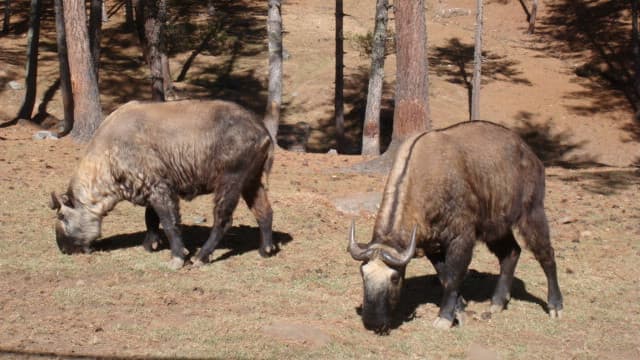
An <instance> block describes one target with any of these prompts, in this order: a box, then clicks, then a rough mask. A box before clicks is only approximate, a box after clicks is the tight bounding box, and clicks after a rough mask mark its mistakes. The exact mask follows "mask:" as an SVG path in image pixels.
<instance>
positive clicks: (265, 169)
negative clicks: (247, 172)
mask: <svg viewBox="0 0 640 360" xmlns="http://www.w3.org/2000/svg"><path fill="white" fill-rule="evenodd" d="M260 149H261V150H262V151H263V152H264V151H266V152H267V157H266V159H265V160H264V164H263V165H262V185H263V186H264V188H265V190H269V174H271V168H272V167H273V156H274V152H275V142H274V141H273V139H272V138H271V135H269V136H268V137H266V138H265V141H264V142H263V143H262V145H261V146H260Z"/></svg>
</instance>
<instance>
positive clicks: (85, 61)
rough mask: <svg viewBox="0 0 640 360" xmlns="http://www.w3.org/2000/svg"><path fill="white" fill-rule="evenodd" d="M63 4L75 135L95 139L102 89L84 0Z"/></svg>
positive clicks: (100, 114) (99, 119)
mask: <svg viewBox="0 0 640 360" xmlns="http://www.w3.org/2000/svg"><path fill="white" fill-rule="evenodd" d="M62 5H63V10H64V20H65V21H64V23H65V24H64V25H65V26H64V29H65V34H66V37H67V49H68V51H69V52H68V56H69V70H70V75H71V90H72V93H73V103H74V107H73V119H74V124H73V129H72V130H71V136H73V137H74V138H75V139H77V140H78V141H82V142H84V141H88V140H89V139H91V137H92V136H93V133H94V132H95V130H96V129H97V128H98V126H99V125H100V122H101V121H102V108H101V106H100V93H99V91H98V83H97V81H96V78H95V70H94V69H93V61H92V59H91V51H90V49H89V35H88V31H87V16H86V10H85V4H84V1H76V0H63V2H62Z"/></svg>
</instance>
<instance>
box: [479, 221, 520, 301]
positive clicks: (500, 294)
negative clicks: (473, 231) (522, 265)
mask: <svg viewBox="0 0 640 360" xmlns="http://www.w3.org/2000/svg"><path fill="white" fill-rule="evenodd" d="M487 247H488V248H489V250H490V251H491V252H492V253H493V254H494V255H495V256H496V257H497V258H498V261H499V262H500V277H499V278H498V283H497V284H496V289H495V291H494V292H493V296H492V297H491V309H490V311H491V312H492V313H495V312H500V311H502V310H503V309H504V308H505V306H506V305H507V302H509V300H510V299H511V284H512V283H513V276H514V273H515V270H516V265H517V264H518V259H519V258H520V252H521V249H520V246H519V245H518V243H517V242H516V239H515V238H514V237H513V232H511V231H509V232H508V233H507V234H506V235H505V236H504V237H503V238H501V239H498V240H496V241H492V242H490V243H487Z"/></svg>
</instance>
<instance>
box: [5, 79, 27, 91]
mask: <svg viewBox="0 0 640 360" xmlns="http://www.w3.org/2000/svg"><path fill="white" fill-rule="evenodd" d="M7 85H9V88H10V89H11V90H22V89H24V85H23V84H22V83H20V82H17V81H15V80H12V81H9V83H8V84H7Z"/></svg>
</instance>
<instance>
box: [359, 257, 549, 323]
mask: <svg viewBox="0 0 640 360" xmlns="http://www.w3.org/2000/svg"><path fill="white" fill-rule="evenodd" d="M497 282H498V275H497V274H490V273H485V272H479V271H476V270H473V269H470V270H469V271H468V272H467V275H466V277H465V279H464V282H463V283H462V286H461V288H460V290H461V291H460V292H461V294H462V297H463V298H464V299H465V300H466V301H473V302H486V301H489V300H491V296H492V295H493V290H494V289H495V287H496V284H497ZM442 292H443V289H442V285H440V280H439V279H438V276H437V275H435V274H433V275H423V276H417V277H411V278H407V279H405V285H404V289H403V292H402V298H401V300H400V304H399V305H398V313H397V314H398V316H396V318H395V319H394V321H393V323H392V324H391V329H397V328H398V327H400V326H401V325H402V324H404V323H405V322H409V321H413V320H414V319H415V318H416V310H417V308H418V307H419V306H420V305H423V304H434V305H436V306H438V307H439V306H440V302H441V300H442ZM511 298H512V299H518V300H522V301H527V302H531V303H534V304H538V305H539V306H540V307H541V308H543V309H545V311H546V302H545V301H544V300H542V299H540V298H539V297H537V296H535V295H533V294H531V293H529V292H528V291H527V289H526V287H525V284H524V282H523V281H522V280H520V279H519V278H517V277H514V278H513V284H512V286H511ZM508 306H509V305H508V304H507V308H508ZM361 311H362V310H361V308H360V307H359V308H357V309H356V312H357V313H358V314H359V315H361ZM425 320H427V321H431V320H433V319H422V320H421V321H425Z"/></svg>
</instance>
